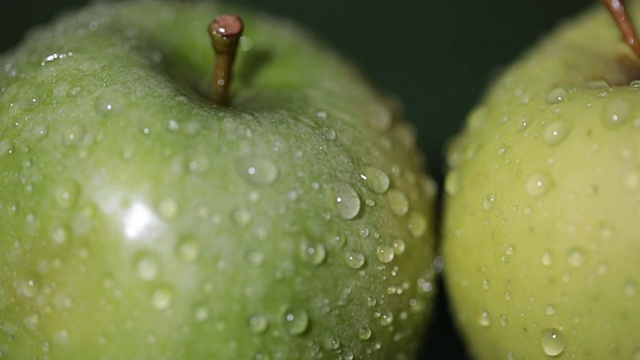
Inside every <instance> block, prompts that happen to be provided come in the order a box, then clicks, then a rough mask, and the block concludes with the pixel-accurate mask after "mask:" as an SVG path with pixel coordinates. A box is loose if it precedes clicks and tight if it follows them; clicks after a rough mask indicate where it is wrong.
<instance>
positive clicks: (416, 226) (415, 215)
mask: <svg viewBox="0 0 640 360" xmlns="http://www.w3.org/2000/svg"><path fill="white" fill-rule="evenodd" d="M428 225H429V223H428V222H427V218H426V217H425V216H424V215H423V214H422V213H419V212H417V211H411V212H410V213H409V219H408V227H409V232H410V233H411V235H413V237H416V238H418V237H421V236H423V235H424V234H425V233H426V232H427V228H428Z"/></svg>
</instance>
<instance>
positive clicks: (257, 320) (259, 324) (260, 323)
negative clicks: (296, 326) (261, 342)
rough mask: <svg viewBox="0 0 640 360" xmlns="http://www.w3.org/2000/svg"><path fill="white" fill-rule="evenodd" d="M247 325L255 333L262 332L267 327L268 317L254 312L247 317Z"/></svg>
mask: <svg viewBox="0 0 640 360" xmlns="http://www.w3.org/2000/svg"><path fill="white" fill-rule="evenodd" d="M249 327H250V328H251V331H253V332H254V333H255V334H263V333H264V332H265V331H267V328H268V327H269V319H268V318H267V317H266V316H265V315H263V314H254V315H252V316H251V317H250V318H249ZM303 331H304V330H303Z"/></svg>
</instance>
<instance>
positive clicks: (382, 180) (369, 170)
mask: <svg viewBox="0 0 640 360" xmlns="http://www.w3.org/2000/svg"><path fill="white" fill-rule="evenodd" d="M360 177H361V178H362V179H363V180H364V183H365V185H366V186H367V187H368V188H369V189H370V190H371V191H373V192H375V193H377V194H382V193H384V192H385V191H387V190H388V189H389V183H390V180H389V175H387V173H385V172H384V171H382V170H380V169H378V168H376V167H373V166H367V167H365V168H364V169H362V173H361V174H360Z"/></svg>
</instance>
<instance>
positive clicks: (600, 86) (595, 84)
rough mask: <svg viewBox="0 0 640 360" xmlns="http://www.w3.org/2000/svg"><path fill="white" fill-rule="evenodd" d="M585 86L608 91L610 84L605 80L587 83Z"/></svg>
mask: <svg viewBox="0 0 640 360" xmlns="http://www.w3.org/2000/svg"><path fill="white" fill-rule="evenodd" d="M585 86H586V87H587V88H589V89H607V88H608V87H609V83H608V82H606V81H605V80H589V81H587V82H586V83H585Z"/></svg>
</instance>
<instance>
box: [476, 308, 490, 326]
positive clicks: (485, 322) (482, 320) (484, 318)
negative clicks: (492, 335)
mask: <svg viewBox="0 0 640 360" xmlns="http://www.w3.org/2000/svg"><path fill="white" fill-rule="evenodd" d="M477 321H478V325H480V326H481V327H489V326H490V325H491V315H489V312H488V311H487V310H484V311H483V312H482V313H480V316H479V317H478V319H477Z"/></svg>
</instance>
